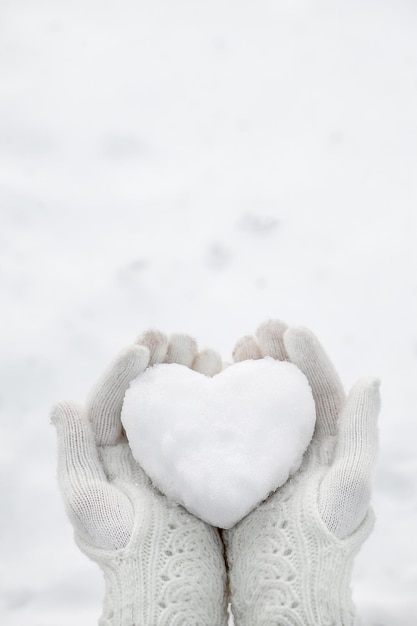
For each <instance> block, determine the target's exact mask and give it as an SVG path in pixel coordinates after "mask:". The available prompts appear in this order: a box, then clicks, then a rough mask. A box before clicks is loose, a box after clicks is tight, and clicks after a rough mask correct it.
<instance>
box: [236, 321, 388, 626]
mask: <svg viewBox="0 0 417 626" xmlns="http://www.w3.org/2000/svg"><path fill="white" fill-rule="evenodd" d="M267 355H268V356H272V357H274V358H277V359H281V360H284V359H287V360H290V361H292V362H293V363H294V364H295V365H297V366H298V367H299V368H300V369H301V370H302V371H303V372H304V374H305V375H306V376H307V378H308V380H309V382H310V385H311V388H312V391H313V395H314V399H315V403H316V413H317V422H316V428H315V433H314V437H313V440H312V442H311V444H310V446H309V448H308V451H307V452H306V454H305V456H304V460H303V463H302V466H301V468H300V470H299V471H298V472H297V473H296V475H294V477H293V478H291V479H290V480H288V481H287V483H285V485H283V486H282V487H281V488H280V489H279V490H277V491H276V492H275V493H274V494H272V495H271V496H270V497H269V498H268V499H267V500H266V501H265V502H263V503H262V504H261V505H260V506H259V507H258V508H257V509H255V510H254V511H253V512H252V513H250V514H249V515H248V516H247V517H245V518H244V519H243V520H242V521H241V522H240V523H239V524H237V526H235V527H234V528H232V529H231V530H229V531H225V532H224V539H225V542H226V549H227V562H228V566H229V575H230V587H231V604H232V611H233V615H234V618H235V624H236V626H353V625H354V624H355V625H356V624H358V623H359V622H358V621H357V619H356V618H355V610H354V606H353V604H352V601H351V593H350V587H349V585H350V577H351V568H352V563H353V559H354V556H355V555H356V553H357V552H358V551H359V549H360V546H361V544H362V543H363V541H364V540H365V539H366V538H367V536H368V535H369V533H370V531H371V530H372V527H373V521H374V520H373V514H372V511H371V510H370V509H369V500H370V493H371V479H372V469H373V465H374V461H375V457H376V453H377V430H376V419H377V415H378V411H379V383H378V381H377V380H375V379H363V380H360V381H359V382H358V383H356V385H355V386H354V387H353V389H352V391H351V392H350V394H349V396H348V398H347V400H345V397H344V393H343V389H342V386H341V384H340V381H339V377H338V376H337V374H336V372H335V370H334V368H333V366H332V364H331V363H330V361H329V359H328V357H327V356H326V354H325V352H324V351H323V349H322V347H321V346H320V344H319V343H318V341H317V339H316V338H315V337H314V335H313V334H312V333H311V332H310V331H308V330H306V329H303V328H291V329H289V330H287V328H286V326H285V324H283V323H282V322H279V321H269V322H267V323H266V324H263V325H262V326H261V327H260V328H259V330H258V332H257V334H256V337H245V338H243V340H241V341H240V342H239V343H238V344H237V346H236V348H235V352H234V358H235V360H237V361H239V360H243V359H247V358H262V357H263V356H267Z"/></svg>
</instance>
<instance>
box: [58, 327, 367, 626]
mask: <svg viewBox="0 0 417 626" xmlns="http://www.w3.org/2000/svg"><path fill="white" fill-rule="evenodd" d="M264 356H271V357H273V358H276V359H280V360H289V361H291V362H293V363H294V364H295V365H297V367H299V369H301V370H302V371H303V373H304V374H305V375H306V377H307V378H308V380H309V383H310V385H311V388H312V391H313V396H314V399H315V403H316V413H317V422H316V429H315V434H314V437H313V440H312V442H311V444H310V446H309V449H308V451H307V453H306V454H305V457H304V460H303V464H302V466H301V468H300V470H299V471H298V472H297V474H296V475H295V476H294V477H293V478H291V479H290V480H289V481H288V482H287V483H286V484H285V485H283V486H282V487H281V488H280V489H279V490H277V491H276V492H275V493H274V494H272V496H270V497H269V498H268V499H267V500H266V501H264V502H263V503H262V504H261V505H260V506H259V507H258V508H257V509H255V510H254V511H253V512H252V513H250V514H249V515H248V516H246V517H245V518H244V519H243V520H242V521H241V522H239V523H238V524H237V525H236V526H235V527H234V528H232V529H230V530H229V531H223V532H222V533H221V532H220V531H219V530H218V529H215V528H212V527H210V526H208V525H207V524H205V523H204V522H202V521H201V520H198V519H197V518H195V517H194V516H192V515H191V514H190V513H188V512H187V511H185V510H184V509H183V508H182V507H179V506H177V505H175V504H173V503H171V502H170V501H168V500H167V498H166V497H165V496H164V495H163V494H161V493H160V492H158V490H156V489H155V488H154V487H153V486H152V484H151V482H150V480H149V479H148V477H147V476H146V475H145V473H144V472H143V470H142V469H141V468H140V467H139V466H138V464H137V463H136V462H135V461H134V459H133V457H132V455H131V452H130V448H129V445H128V443H127V441H126V437H125V435H124V432H123V429H122V425H121V421H120V413H121V408H122V403H123V398H124V394H125V392H126V389H127V388H128V386H129V383H130V381H131V380H133V379H134V378H135V377H136V376H137V375H138V374H139V373H141V372H142V371H144V369H145V368H146V367H148V366H151V365H153V364H155V363H159V362H168V363H180V364H182V365H185V366H187V367H191V368H193V369H195V370H197V371H199V372H201V373H203V374H206V375H209V376H212V375H215V374H216V373H218V372H220V371H221V369H222V367H223V365H222V361H221V359H220V357H219V355H218V354H217V353H215V352H213V351H211V350H204V351H201V352H198V350H197V345H196V343H195V341H194V340H193V339H192V338H190V337H188V336H184V335H174V336H172V337H171V338H170V339H168V338H167V337H166V336H165V335H163V334H162V333H159V332H158V331H148V332H146V333H145V334H144V335H142V336H141V337H140V338H139V340H138V343H137V344H136V345H134V346H131V347H129V348H127V349H126V350H125V351H124V352H123V353H122V354H121V355H120V356H119V357H118V358H117V360H116V361H115V362H114V363H113V364H112V365H111V366H110V368H109V369H108V370H107V372H106V373H105V374H104V375H103V377H102V378H101V379H100V381H99V382H98V383H97V385H96V386H95V388H94V389H93V391H92V392H91V394H90V397H89V399H88V401H87V404H86V407H85V408H82V407H79V406H77V405H75V404H74V403H70V402H61V403H59V404H58V405H56V406H55V407H54V409H53V414H52V417H53V421H54V423H55V425H56V427H57V431H58V450H59V454H58V464H59V465H58V478H59V482H60V486H61V490H62V492H63V496H64V500H65V504H66V508H67V512H68V515H69V517H70V519H71V521H72V523H73V525H74V529H75V537H76V540H77V542H78V544H79V546H80V547H81V549H82V550H83V551H84V552H85V553H86V554H87V555H88V556H89V557H90V558H92V559H94V560H95V561H97V562H98V563H99V565H100V566H101V568H102V569H103V571H104V575H105V579H106V600H105V607H104V612H103V617H102V619H101V622H100V623H101V624H103V625H106V626H107V625H112V626H124V625H126V626H132V625H135V626H139V624H140V625H146V626H153V625H154V624H155V626H156V625H157V624H158V625H161V626H162V625H163V624H167V625H168V624H169V625H176V624H178V625H180V624H181V625H183V626H185V625H186V626H191V625H193V624H195V625H196V626H197V624H198V625H199V626H203V625H205V626H209V625H210V626H217V625H219V626H220V625H224V624H226V623H227V603H228V600H229V599H228V597H227V594H226V580H227V576H228V578H229V584H230V601H231V605H232V611H233V614H234V618H235V623H236V624H238V625H239V626H243V625H246V624H247V625H248V626H249V625H250V626H255V625H259V626H260V625H261V624H265V625H267V626H271V625H272V624H279V625H280V626H281V625H286V624H288V625H291V626H292V625H298V624H300V625H301V624H303V625H304V626H305V624H309V626H310V625H311V626H312V625H313V624H317V625H319V624H320V626H325V625H326V626H327V625H331V624H335V626H339V625H341V624H343V626H345V625H349V626H350V624H352V625H353V624H354V623H355V621H354V620H355V617H354V609H353V606H352V604H351V601H350V592H349V578H350V568H351V564H352V561H353V557H354V555H355V554H356V552H357V550H358V549H359V547H360V545H361V543H362V542H363V540H364V539H365V538H366V536H367V535H368V533H369V532H370V530H371V528H372V513H370V512H369V500H370V493H371V478H372V469H373V465H374V461H375V457H376V446H377V431H376V418H377V414H378V409H379V392H378V383H377V381H375V380H374V379H365V380H362V381H359V382H358V383H357V384H356V385H355V386H354V388H353V389H352V391H351V393H350V394H349V397H348V398H347V399H345V396H344V392H343V389H342V386H341V383H340V380H339V377H338V375H337V373H336V372H335V370H334V368H333V366H332V364H331V362H330V361H329V359H328V357H327V355H326V354H325V352H324V350H323V348H322V347H321V346H320V344H319V343H318V341H317V339H316V338H315V337H314V335H313V334H312V333H311V332H310V331H308V330H306V329H303V328H290V329H288V328H287V327H286V325H285V324H284V323H282V322H280V321H273V320H271V321H268V322H266V323H265V324H263V325H262V326H261V327H260V328H259V329H258V331H257V332H256V334H255V335H254V336H248V337H244V338H243V339H241V340H240V341H239V342H238V343H237V345H236V348H235V350H234V353H233V357H234V360H235V361H241V360H244V359H257V358H263V357H264ZM226 563H227V568H226ZM226 569H227V570H228V572H226Z"/></svg>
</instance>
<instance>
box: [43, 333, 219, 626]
mask: <svg viewBox="0 0 417 626" xmlns="http://www.w3.org/2000/svg"><path fill="white" fill-rule="evenodd" d="M139 343H140V345H135V346H131V347H129V348H127V349H126V350H125V351H124V352H123V353H122V354H121V355H120V356H119V358H118V359H117V360H116V361H115V362H114V364H113V365H112V366H111V367H110V368H109V369H108V371H107V372H106V373H105V374H104V376H103V377H102V379H100V381H99V382H98V384H97V385H96V387H95V388H94V390H93V392H92V393H91V395H90V398H89V401H88V402H87V406H86V408H85V409H82V408H81V407H79V406H77V405H76V404H74V403H72V402H61V403H59V404H57V405H56V406H55V407H54V409H53V411H52V419H53V422H54V423H55V425H56V428H57V434H58V480H59V484H60V488H61V491H62V494H63V497H64V501H65V504H66V509H67V512H68V515H69V517H70V520H71V522H72V524H73V526H74V530H75V538H76V541H77V543H78V545H79V547H80V548H81V550H82V551H83V552H84V553H85V554H86V555H87V556H88V557H89V558H90V559H92V560H94V561H96V562H97V563H98V564H99V566H100V567H101V569H102V570H103V572H104V577H105V582H106V594H105V602H104V611H103V615H102V617H101V619H100V621H99V624H100V625H102V626H225V624H226V623H227V607H226V592H225V578H226V576H225V566H224V558H223V544H222V541H221V538H220V536H219V533H218V531H217V530H216V529H214V528H212V527H210V526H208V525H207V524H205V523H204V522H202V521H201V520H199V519H197V518H195V517H194V516H192V515H191V514H189V513H188V512H187V511H186V510H185V509H183V508H182V507H180V506H178V505H176V504H173V503H171V502H170V501H168V499H167V498H166V497H165V496H164V495H162V494H161V493H160V492H159V491H157V490H156V489H155V488H154V487H153V486H152V484H151V483H150V480H149V479H148V477H147V476H146V475H145V473H144V472H143V470H142V469H141V468H140V467H139V465H138V464H137V463H136V462H135V460H134V459H133V457H132V454H131V451H130V448H129V445H128V443H127V440H126V437H125V435H124V433H123V429H122V425H121V422H120V412H121V407H122V403H123V397H124V394H125V391H126V389H127V387H128V385H129V382H130V381H131V380H132V379H133V378H135V377H136V376H137V375H138V374H139V373H140V372H142V371H143V370H144V369H145V368H146V367H147V366H148V365H149V364H154V363H155V362H161V361H165V362H177V363H181V364H183V365H187V366H189V367H194V369H197V370H199V371H201V372H203V373H205V374H208V375H212V374H214V373H216V372H217V371H219V370H220V369H221V367H222V364H221V360H220V357H218V355H216V353H214V352H211V351H204V352H201V353H199V354H197V348H196V344H195V342H194V340H192V339H191V338H190V337H187V336H183V335H175V336H172V337H171V340H170V342H168V340H167V339H166V337H165V336H164V335H162V333H158V332H157V331H148V332H147V333H145V334H144V335H143V336H142V337H141V338H140V339H139Z"/></svg>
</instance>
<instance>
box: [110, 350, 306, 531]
mask: <svg viewBox="0 0 417 626" xmlns="http://www.w3.org/2000/svg"><path fill="white" fill-rule="evenodd" d="M315 419H316V412H315V405H314V400H313V396H312V392H311V389H310V386H309V384H308V381H307V379H306V377H305V376H304V374H303V373H302V372H301V371H300V370H299V369H298V368H297V367H296V366H295V365H293V364H292V363H288V362H282V361H276V360H274V359H272V358H265V359H262V360H257V361H242V362H240V363H236V364H234V365H231V366H230V367H228V368H227V369H225V370H224V371H223V372H221V373H220V374H217V375H216V376H214V377H213V378H208V377H207V376H204V375H202V374H199V373H197V372H195V371H193V370H191V369H189V368H187V367H184V366H183V365H177V364H160V365H155V366H154V367H152V368H149V369H147V370H146V371H145V372H144V373H143V374H141V375H140V376H138V377H137V378H136V379H135V380H134V381H132V383H131V384H130V387H129V389H128V390H127V392H126V395H125V399H124V404H123V410H122V423H123V426H124V428H125V431H126V434H127V438H128V440H129V444H130V447H131V449H132V453H133V456H134V458H135V459H136V461H137V462H138V463H139V464H140V465H141V466H142V468H143V469H144V470H145V472H146V473H147V474H148V475H149V476H150V478H151V479H152V481H153V483H154V484H155V485H156V487H158V489H159V490H160V491H162V492H163V493H165V495H166V496H168V497H169V498H170V499H172V500H174V501H175V502H177V503H178V504H181V505H183V506H184V507H185V508H186V509H188V511H190V512H191V513H193V514H194V515H196V516H197V517H199V518H201V519H202V520H204V521H206V522H208V523H209V524H211V525H213V526H218V527H220V528H231V527H232V526H233V525H234V524H236V522H238V521H239V520H240V519H241V518H242V517H244V516H245V515H246V514H247V513H249V511H251V510H252V509H253V508H255V507H256V505H257V504H258V503H259V502H260V501H261V500H264V499H265V498H266V497H267V496H268V494H269V493H270V492H271V491H274V490H275V489H277V488H278V487H279V486H280V485H282V484H284V483H285V481H286V480H287V479H288V477H289V476H290V475H291V474H293V473H294V472H295V471H296V470H297V469H298V468H299V466H300V464H301V460H302V457H303V454H304V451H305V450H306V448H307V446H308V444H309V442H310V440H311V437H312V435H313V430H314V424H315Z"/></svg>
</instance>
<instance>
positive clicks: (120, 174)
mask: <svg viewBox="0 0 417 626" xmlns="http://www.w3.org/2000/svg"><path fill="white" fill-rule="evenodd" d="M416 20H417V5H416V3H413V2H410V1H409V0H395V1H394V0H386V1H385V2H382V3H381V2H376V1H375V0H365V1H361V2H359V1H358V0H351V1H350V2H347V0H341V2H336V3H335V2H331V1H330V0H316V1H313V0H292V1H290V0H283V1H281V2H274V1H273V0H259V1H258V2H245V3H241V2H237V0H226V1H222V2H220V0H213V1H212V2H210V3H195V2H191V0H187V1H186V0H179V1H178V2H175V3H172V2H171V3H170V2H168V0H154V1H152V2H151V1H150V0H148V1H144V2H141V3H137V2H133V1H132V0H121V1H120V2H115V1H110V2H107V3H102V2H98V0H83V1H81V0H74V1H73V2H70V3H69V2H63V1H59V0H58V1H57V2H50V1H49V0H37V1H36V2H29V1H28V0H15V1H14V2H10V1H9V0H4V1H3V2H2V4H1V7H0V281H1V300H0V311H1V327H0V328H1V331H0V355H1V357H0V370H1V373H0V413H1V421H0V428H1V437H0V511H1V516H0V525H1V532H0V542H1V544H0V550H1V552H0V555H1V557H0V621H1V624H4V625H5V626H21V624H23V623H30V624H31V625H32V626H72V625H73V624H74V623H77V624H78V625H79V626H90V625H91V624H93V623H96V622H97V619H98V616H99V614H100V610H101V601H102V594H103V581H102V577H101V574H100V572H99V570H98V568H97V567H96V565H94V564H93V563H91V562H89V561H88V560H87V559H86V558H85V557H84V556H83V555H82V554H81V553H79V551H78V549H77V547H76V546H75V544H74V542H73V539H72V529H71V527H70V524H69V522H68V520H67V518H66V516H65V512H64V509H63V504H62V502H61V499H60V495H59V492H58V489H57V485H56V479H55V476H56V442H55V433H54V431H53V429H52V427H51V426H50V421H49V410H50V407H51V405H52V404H53V403H54V402H55V401H57V400H59V399H63V398H72V399H75V400H78V401H83V400H84V398H85V396H86V394H87V393H88V391H89V388H90V387H91V385H92V384H93V383H94V381H95V379H96V378H97V376H98V375H99V374H100V372H101V371H102V370H103V369H104V368H105V367H106V365H107V363H108V362H109V361H111V359H112V358H113V356H114V355H115V354H116V353H117V352H118V351H119V350H120V349H121V348H122V347H123V346H125V345H127V344H129V343H130V342H132V341H134V340H135V338H136V337H137V336H138V335H139V333H140V332H142V331H143V330H145V329H146V328H148V327H156V328H160V329H161V330H163V331H165V332H168V333H169V332H187V333H190V334H192V335H193V336H195V337H196V339H197V340H198V343H199V345H200V346H202V347H203V346H209V347H212V348H215V349H217V350H219V351H220V352H221V354H222V357H223V359H224V360H226V361H230V360H231V352H232V348H233V345H234V343H235V341H236V340H237V339H238V338H239V337H240V336H242V335H245V334H247V333H252V332H254V331H255V329H256V327H257V326H258V324H259V323H261V322H262V321H263V320H265V319H266V318H268V317H278V318H282V319H284V320H286V321H287V322H288V323H289V324H291V325H295V324H303V325H305V326H307V327H309V328H311V329H312V330H313V331H314V332H315V333H316V334H317V336H318V337H319V339H320V341H321V342H322V343H323V345H324V346H325V347H326V348H327V350H328V352H329V354H330V356H331V358H332V359H333V361H334V362H335V364H336V366H337V368H338V371H339V372H340V375H341V378H342V380H343V382H344V383H345V385H346V387H347V388H348V387H350V386H351V385H352V384H353V382H354V381H355V380H356V379H357V378H359V377H360V376H363V375H376V376H379V377H380V378H381V379H382V399H383V407H382V413H381V419H380V445H381V452H380V457H379V462H378V467H377V471H376V477H375V490H374V497H373V506H374V508H375V510H376V514H377V525H376V528H375V531H374V533H373V535H372V536H371V538H370V539H369V540H368V541H367V543H366V544H365V546H364V547H363V549H362V551H361V553H360V555H359V556H358V558H357V560H356V565H355V570H354V575H353V580H352V587H353V593H354V598H355V601H356V603H357V606H358V610H359V613H360V614H361V616H362V621H363V624H364V626H415V624H416V620H417V594H416V588H417V540H416V533H415V528H416V527H417V497H416V495H417V494H416V477H417V457H416V453H415V439H416V437H417V423H416V419H415V407H416V406H417V386H416V383H415V381H416V364H417V331H416V313H417V311H416V309H417V307H416V294H417V277H416V267H417V258H416V257H417V253H416V240H417V223H416V222H417V212H416V200H417V183H416V181H417V176H416V174H417V171H416V170H417V114H416V111H417V37H416V23H417V22H416Z"/></svg>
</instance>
